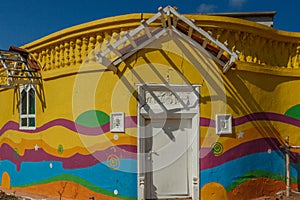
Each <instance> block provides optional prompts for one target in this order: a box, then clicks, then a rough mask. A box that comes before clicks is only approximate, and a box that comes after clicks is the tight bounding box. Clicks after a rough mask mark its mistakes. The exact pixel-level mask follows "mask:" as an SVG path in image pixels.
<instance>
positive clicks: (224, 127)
mask: <svg viewBox="0 0 300 200" xmlns="http://www.w3.org/2000/svg"><path fill="white" fill-rule="evenodd" d="M216 133H217V134H231V133H232V115H231V114H217V115H216Z"/></svg>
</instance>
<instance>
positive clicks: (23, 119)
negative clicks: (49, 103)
mask: <svg viewBox="0 0 300 200" xmlns="http://www.w3.org/2000/svg"><path fill="white" fill-rule="evenodd" d="M35 96H36V94H35V88H34V86H33V85H25V86H21V87H20V129H35V128H36V124H35V118H36V112H35V110H36V109H35Z"/></svg>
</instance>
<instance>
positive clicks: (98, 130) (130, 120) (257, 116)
mask: <svg viewBox="0 0 300 200" xmlns="http://www.w3.org/2000/svg"><path fill="white" fill-rule="evenodd" d="M260 120H266V121H278V122H282V123H286V124H290V125H293V126H297V127H300V120H298V119H295V118H293V117H289V116H286V115H283V114H278V113H272V112H257V113H252V114H248V115H245V116H242V117H238V118H234V119H233V126H239V125H241V124H244V123H247V122H251V121H260ZM199 125H200V126H203V127H215V120H213V119H209V118H205V117H201V118H200V123H199ZM55 126H61V127H65V128H67V129H69V130H71V131H73V132H77V133H80V134H83V135H90V136H95V135H100V134H103V133H106V132H109V131H110V128H109V123H107V124H104V125H102V126H99V127H95V128H91V127H87V126H83V125H80V124H77V123H75V122H73V121H70V120H68V119H55V120H52V121H50V122H48V123H46V124H44V125H42V126H41V127H38V128H36V129H35V130H19V123H17V122H14V121H9V122H7V123H6V124H5V125H4V126H3V127H2V128H1V129H0V135H2V134H3V133H5V132H6V131H8V130H15V131H19V132H25V133H38V132H41V131H44V130H47V129H49V128H51V127H55ZM125 127H126V128H136V127H137V117H136V116H128V117H126V118H125Z"/></svg>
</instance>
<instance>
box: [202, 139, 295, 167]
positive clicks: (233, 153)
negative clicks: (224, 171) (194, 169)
mask: <svg viewBox="0 0 300 200" xmlns="http://www.w3.org/2000/svg"><path fill="white" fill-rule="evenodd" d="M270 150H271V151H274V150H275V151H277V150H280V143H279V142H278V140H277V139H274V138H262V139H257V140H252V141H249V142H245V143H242V144H240V145H237V146H235V147H234V148H231V149H229V150H227V151H226V152H224V153H223V154H221V155H219V156H215V155H214V154H213V153H212V152H211V149H210V148H202V149H201V150H200V168H201V170H204V169H209V168H213V167H216V166H218V165H222V164H224V163H226V162H229V161H231V160H235V159H238V158H241V157H243V156H247V155H250V154H255V153H260V152H268V151H270ZM281 154H282V153H281ZM299 155H300V154H299Z"/></svg>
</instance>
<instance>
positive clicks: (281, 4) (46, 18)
mask: <svg viewBox="0 0 300 200" xmlns="http://www.w3.org/2000/svg"><path fill="white" fill-rule="evenodd" d="M167 5H171V6H177V7H178V11H179V12H180V13H182V14H185V13H189V14H195V13H207V12H256V11H276V12H277V14H276V16H275V24H274V28H276V29H280V30H286V31H293V32H300V20H299V18H300V17H299V15H298V13H299V10H300V0H285V1H282V0H172V1H163V0H161V1H160V0H115V1H113V0H110V1H107V0H11V1H4V0H3V1H1V12H0V19H1V20H0V49H8V48H9V46H10V45H14V46H22V45H24V44H26V43H29V42H31V41H34V40H36V39H39V38H41V37H43V36H46V35H48V34H51V33H54V32H56V31H59V30H61V29H64V28H67V27H70V26H73V25H77V24H81V23H84V22H88V21H92V20H96V19H100V18H104V17H108V16H115V15H121V14H127V13H156V12H157V8H158V7H159V6H162V7H165V6H167Z"/></svg>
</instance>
